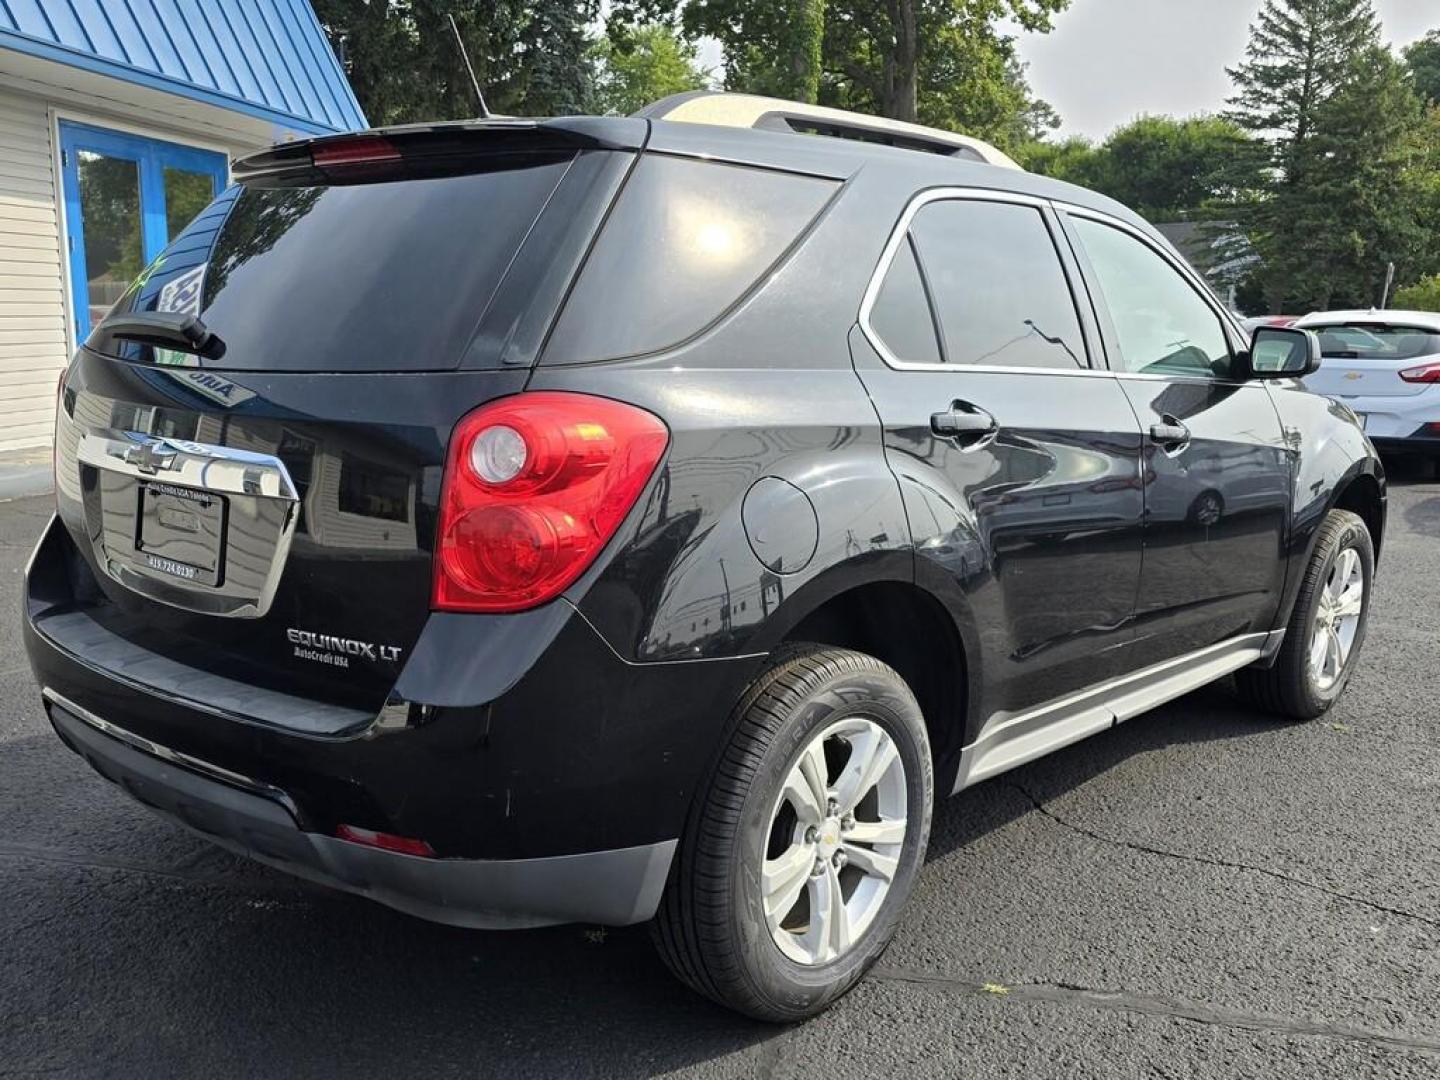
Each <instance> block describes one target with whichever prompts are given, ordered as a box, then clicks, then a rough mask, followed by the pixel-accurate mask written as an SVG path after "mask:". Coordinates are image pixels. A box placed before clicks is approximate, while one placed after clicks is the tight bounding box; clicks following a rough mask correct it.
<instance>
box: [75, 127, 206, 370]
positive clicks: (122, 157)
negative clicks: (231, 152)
mask: <svg viewBox="0 0 1440 1080" xmlns="http://www.w3.org/2000/svg"><path fill="white" fill-rule="evenodd" d="M60 160H61V165H62V172H63V174H64V186H65V227H66V235H67V244H68V251H69V257H70V295H71V298H72V299H73V301H74V305H75V311H74V319H75V340H76V341H77V342H80V341H84V340H85V337H86V336H87V335H88V334H89V333H90V327H91V323H92V321H93V320H94V319H96V318H98V317H99V316H100V315H101V314H103V313H104V311H106V310H107V309H108V308H109V307H110V305H111V304H113V303H114V302H115V300H117V299H118V298H119V293H120V292H123V291H124V288H125V286H127V285H128V284H129V282H130V281H131V280H133V279H134V277H135V276H136V275H137V274H138V273H139V272H140V270H141V269H142V268H143V267H145V266H147V265H148V264H149V263H150V262H151V260H153V259H154V258H155V257H156V256H157V255H159V254H160V252H161V251H162V250H164V248H165V245H166V244H168V243H169V242H170V239H171V238H172V237H173V236H174V235H175V234H176V233H178V232H179V231H180V230H181V229H183V228H184V227H185V225H186V224H188V222H189V219H190V217H192V216H193V215H194V214H195V213H196V212H198V211H199V210H200V209H201V208H203V207H204V206H205V205H206V204H207V203H209V202H210V200H211V199H213V198H214V197H215V196H216V195H218V194H219V193H220V191H221V190H222V189H223V188H224V187H225V184H226V182H227V180H228V177H229V164H228V162H227V160H226V157H225V155H224V154H217V153H215V152H213V151H210V150H198V149H196V148H195V147H193V146H182V145H181V144H179V143H171V142H164V141H162V140H159V139H148V138H145V137H143V136H140V135H131V134H128V133H126V132H120V131H110V130H108V129H106V128H97V127H90V126H89V125H87V124H74V123H71V122H69V121H64V120H62V121H61V122H60ZM87 230H88V232H87ZM92 263H93V264H94V265H91V264H92Z"/></svg>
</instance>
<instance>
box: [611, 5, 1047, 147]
mask: <svg viewBox="0 0 1440 1080" xmlns="http://www.w3.org/2000/svg"><path fill="white" fill-rule="evenodd" d="M1068 3H1069V0H795V2H794V3H782V2H779V0H689V2H688V3H683V4H682V3H680V0H617V2H616V3H615V4H613V5H612V7H611V14H610V19H611V23H612V25H614V24H621V25H626V24H633V23H635V22H643V21H645V20H655V19H659V18H668V17H672V16H674V15H675V14H676V13H677V11H678V13H679V16H680V19H681V25H682V27H683V28H684V31H685V33H686V34H687V36H690V37H692V38H693V37H697V36H701V35H705V36H710V37H714V38H716V39H718V40H719V42H720V44H721V46H722V47H723V49H724V56H725V67H724V72H723V75H724V84H725V87H726V89H729V90H741V91H747V92H750V93H757V94H769V95H772V96H775V97H782V98H791V99H795V100H799V101H818V102H820V103H821V104H825V105H834V106H837V107H840V108H848V109H854V110H857V111H860V112H867V113H872V114H876V115H880V116H888V117H892V118H894V119H898V120H912V121H913V120H919V121H921V122H923V123H927V124H933V125H935V126H939V127H945V128H950V129H952V130H958V131H964V132H967V133H969V134H973V135H978V136H980V137H982V138H993V139H995V140H996V141H999V142H1002V143H1006V142H1008V143H1010V144H1017V143H1019V142H1020V141H1022V139H1021V138H1020V136H1019V135H1018V132H1019V131H1022V130H1033V129H1034V127H1035V125H1036V124H1041V125H1043V124H1044V123H1045V122H1046V121H1048V120H1049V119H1050V115H1051V114H1049V113H1048V112H1046V109H1048V107H1047V106H1044V105H1043V103H1037V102H1035V100H1034V98H1033V97H1032V96H1031V94H1030V91H1029V87H1028V86H1027V85H1026V83H1025V79H1024V71H1023V68H1021V67H1020V66H1019V65H1018V64H1017V63H1016V62H1015V54H1014V42H1013V40H1012V39H1011V38H1010V37H1008V36H1006V35H1005V34H1003V33H1001V31H1000V29H999V27H1000V24H1001V21H1002V20H1005V21H1007V22H1008V23H1009V24H1011V25H1014V26H1018V27H1019V28H1021V29H1024V30H1032V31H1037V32H1043V31H1045V30H1048V29H1049V28H1050V19H1051V17H1052V16H1053V15H1054V14H1055V13H1056V12H1058V11H1061V10H1063V9H1064V8H1065V7H1066V6H1067V5H1068ZM817 61H818V63H817Z"/></svg>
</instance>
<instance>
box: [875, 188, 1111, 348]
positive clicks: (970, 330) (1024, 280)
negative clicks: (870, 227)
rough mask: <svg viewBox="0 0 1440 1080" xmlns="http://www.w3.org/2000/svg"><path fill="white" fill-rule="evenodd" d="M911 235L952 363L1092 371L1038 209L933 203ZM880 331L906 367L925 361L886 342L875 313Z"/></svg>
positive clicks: (915, 222) (916, 221)
mask: <svg viewBox="0 0 1440 1080" xmlns="http://www.w3.org/2000/svg"><path fill="white" fill-rule="evenodd" d="M910 237H911V242H912V243H913V244H914V247H915V254H916V256H917V262H918V267H919V274H920V276H921V277H922V279H923V281H924V283H925V285H926V286H927V287H928V289H929V296H930V299H931V301H932V302H933V305H934V309H935V315H936V318H937V319H938V321H939V331H940V333H939V337H940V352H941V357H942V362H943V363H946V364H955V365H985V366H991V367H1024V368H1058V369H1074V368H1083V367H1085V366H1086V362H1085V343H1084V338H1083V336H1082V334H1081V331H1080V319H1079V316H1078V315H1077V314H1076V311H1075V301H1074V298H1073V297H1072V295H1071V293H1070V286H1069V283H1068V282H1067V281H1066V278H1065V271H1064V268H1063V267H1062V266H1061V263H1060V256H1059V254H1058V253H1057V252H1056V250H1055V243H1054V241H1053V240H1052V239H1051V237H1050V230H1049V228H1048V227H1047V226H1046V224H1045V218H1044V216H1043V215H1042V214H1041V212H1040V210H1039V209H1038V208H1036V207H1033V206H1022V205H1019V204H1016V203H1000V202H983V201H978V200H971V199H948V200H942V201H938V202H932V203H928V204H926V205H925V206H923V207H921V209H920V212H919V213H917V214H916V215H915V218H914V220H913V222H912V223H911V225H910ZM901 250H902V251H903V250H904V249H903V248H902V249H901ZM892 272H893V268H892ZM889 286H890V282H889V281H888V280H887V281H886V283H885V288H888V287H889ZM883 292H884V289H882V293H883ZM876 307H877V309H878V307H879V304H878V302H877V305H876ZM871 325H872V328H873V329H874V330H875V331H876V333H878V334H880V335H881V337H882V338H883V339H884V340H885V342H886V344H888V345H890V347H891V349H892V351H894V352H896V354H897V355H898V356H899V358H900V359H901V360H911V359H916V360H918V357H912V356H906V355H903V354H901V353H900V351H899V350H900V346H901V343H900V340H899V338H898V337H897V338H895V339H894V340H892V338H891V337H889V336H887V335H886V332H885V331H884V330H882V329H881V328H880V326H879V324H878V322H877V321H876V317H875V314H874V312H872V321H871ZM895 332H896V331H895V330H894V329H892V330H891V331H890V333H892V334H893V333H895ZM911 347H912V348H915V346H911ZM919 362H923V361H919Z"/></svg>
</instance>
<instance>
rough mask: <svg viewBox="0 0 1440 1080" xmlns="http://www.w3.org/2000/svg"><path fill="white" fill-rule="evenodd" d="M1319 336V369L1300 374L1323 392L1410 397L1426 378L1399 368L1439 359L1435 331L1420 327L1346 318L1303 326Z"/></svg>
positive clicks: (1438, 335) (1312, 387) (1439, 339)
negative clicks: (1410, 376)
mask: <svg viewBox="0 0 1440 1080" xmlns="http://www.w3.org/2000/svg"><path fill="white" fill-rule="evenodd" d="M1305 329H1307V330H1314V331H1315V332H1316V333H1318V334H1319V335H1320V354H1321V360H1320V369H1319V370H1318V371H1316V372H1315V373H1314V374H1312V375H1308V376H1306V378H1305V385H1306V387H1307V388H1308V389H1310V390H1313V391H1314V392H1315V393H1317V394H1324V395H1326V396H1327V397H1341V398H1354V397H1411V396H1413V395H1415V394H1419V393H1422V392H1423V391H1424V390H1425V389H1426V387H1427V385H1428V384H1427V383H1424V382H1407V381H1405V380H1404V379H1402V378H1401V377H1400V372H1402V371H1405V370H1407V369H1409V368H1413V367H1417V366H1420V365H1422V364H1424V363H1426V362H1427V361H1433V360H1435V359H1440V332H1437V331H1435V330H1429V329H1425V328H1423V327H1408V326H1395V325H1389V324H1384V323H1359V322H1347V323H1343V324H1331V325H1321V326H1306V327H1305Z"/></svg>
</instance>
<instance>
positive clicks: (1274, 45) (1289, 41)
mask: <svg viewBox="0 0 1440 1080" xmlns="http://www.w3.org/2000/svg"><path fill="white" fill-rule="evenodd" d="M1379 41H1380V24H1379V22H1378V21H1377V20H1376V18H1375V9H1374V7H1373V6H1372V3H1371V0H1265V4H1264V6H1263V7H1262V8H1261V9H1260V15H1259V17H1258V18H1257V19H1256V21H1255V23H1254V24H1253V25H1252V26H1251V27H1250V42H1249V44H1248V45H1247V46H1246V48H1245V59H1244V60H1243V61H1242V62H1241V63H1240V64H1239V65H1238V66H1236V67H1233V68H1228V69H1227V73H1228V74H1229V76H1230V78H1231V80H1232V81H1233V82H1234V83H1235V85H1236V87H1237V88H1238V90H1239V93H1237V94H1236V96H1235V97H1233V98H1231V99H1230V106H1231V112H1230V116H1231V119H1233V120H1234V121H1235V122H1236V123H1237V124H1239V125H1240V126H1241V127H1243V128H1245V129H1246V130H1248V131H1254V132H1259V133H1262V134H1265V135H1267V136H1270V137H1273V138H1275V139H1276V140H1277V141H1278V143H1279V145H1280V146H1281V147H1282V148H1287V147H1288V146H1289V145H1293V144H1294V143H1297V142H1303V141H1304V139H1305V137H1306V136H1307V135H1308V134H1309V133H1310V132H1311V130H1313V128H1314V126H1315V112H1316V110H1317V109H1318V108H1319V107H1320V106H1321V105H1322V104H1323V103H1324V102H1325V101H1327V100H1328V99H1329V98H1330V97H1331V95H1333V94H1334V93H1335V91H1336V90H1337V89H1339V87H1340V86H1341V84H1342V83H1344V82H1345V79H1346V77H1347V73H1348V72H1349V70H1350V64H1351V60H1352V59H1353V58H1354V57H1355V55H1356V54H1357V53H1359V52H1360V51H1361V50H1362V49H1365V48H1368V47H1369V46H1372V45H1376V44H1378V43H1379Z"/></svg>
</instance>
